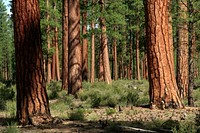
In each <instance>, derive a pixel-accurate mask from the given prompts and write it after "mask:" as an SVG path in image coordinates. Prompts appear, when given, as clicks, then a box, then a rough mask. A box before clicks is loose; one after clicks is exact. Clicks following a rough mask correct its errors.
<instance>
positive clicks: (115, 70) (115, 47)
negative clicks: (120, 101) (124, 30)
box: [113, 27, 118, 80]
mask: <svg viewBox="0 0 200 133" xmlns="http://www.w3.org/2000/svg"><path fill="white" fill-rule="evenodd" d="M115 30H116V27H114V31H115ZM113 65H114V66H113V68H114V80H117V79H118V72H117V68H118V66H117V40H116V38H114V40H113Z"/></svg>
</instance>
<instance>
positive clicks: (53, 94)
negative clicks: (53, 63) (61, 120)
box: [47, 81, 61, 99]
mask: <svg viewBox="0 0 200 133" xmlns="http://www.w3.org/2000/svg"><path fill="white" fill-rule="evenodd" d="M60 91H61V82H60V81H51V82H50V84H48V85H47V94H48V96H49V99H56V98H58V92H60Z"/></svg>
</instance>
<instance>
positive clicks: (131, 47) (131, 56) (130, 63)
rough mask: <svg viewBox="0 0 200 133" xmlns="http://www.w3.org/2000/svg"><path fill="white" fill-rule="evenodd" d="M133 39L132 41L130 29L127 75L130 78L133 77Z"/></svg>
mask: <svg viewBox="0 0 200 133" xmlns="http://www.w3.org/2000/svg"><path fill="white" fill-rule="evenodd" d="M132 68H133V41H132V31H130V59H129V71H130V72H129V73H130V75H129V77H128V79H132V78H133V70H132Z"/></svg>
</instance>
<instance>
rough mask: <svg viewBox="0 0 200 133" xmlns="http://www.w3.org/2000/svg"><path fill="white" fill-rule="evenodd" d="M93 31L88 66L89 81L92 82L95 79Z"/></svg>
mask: <svg viewBox="0 0 200 133" xmlns="http://www.w3.org/2000/svg"><path fill="white" fill-rule="evenodd" d="M91 27H92V30H94V21H92V25H91ZM94 43H95V42H94V32H92V42H91V67H90V69H91V70H90V73H91V74H90V82H91V83H94V80H95V44H94Z"/></svg>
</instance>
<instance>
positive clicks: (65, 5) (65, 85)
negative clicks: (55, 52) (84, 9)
mask: <svg viewBox="0 0 200 133" xmlns="http://www.w3.org/2000/svg"><path fill="white" fill-rule="evenodd" d="M62 17H63V18H62V19H63V20H62V21H63V22H62V26H63V27H62V28H63V29H62V30H63V38H62V45H63V47H62V48H63V55H62V89H63V90H67V89H68V0H63V16H62Z"/></svg>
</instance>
